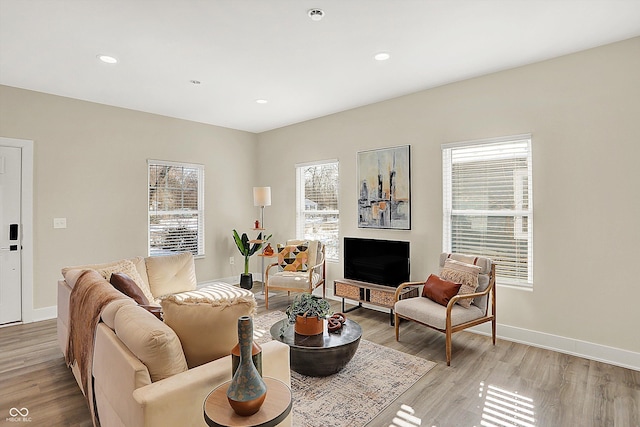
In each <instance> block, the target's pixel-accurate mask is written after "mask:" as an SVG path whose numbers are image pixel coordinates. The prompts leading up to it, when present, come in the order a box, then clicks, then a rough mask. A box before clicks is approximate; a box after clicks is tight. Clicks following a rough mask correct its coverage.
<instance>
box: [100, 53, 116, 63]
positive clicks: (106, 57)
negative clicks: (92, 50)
mask: <svg viewBox="0 0 640 427" xmlns="http://www.w3.org/2000/svg"><path fill="white" fill-rule="evenodd" d="M98 59H99V60H100V61H102V62H104V63H105V64H117V63H118V60H117V59H116V58H114V57H113V56H109V55H98Z"/></svg>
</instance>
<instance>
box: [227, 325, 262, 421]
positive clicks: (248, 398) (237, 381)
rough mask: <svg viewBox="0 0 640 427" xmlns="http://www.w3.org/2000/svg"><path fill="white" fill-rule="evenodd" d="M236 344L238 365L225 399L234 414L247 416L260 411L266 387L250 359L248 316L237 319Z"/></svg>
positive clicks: (251, 333)
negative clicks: (238, 356)
mask: <svg viewBox="0 0 640 427" xmlns="http://www.w3.org/2000/svg"><path fill="white" fill-rule="evenodd" d="M238 344H239V345H240V364H239V365H238V369H236V372H235V374H233V379H232V380H231V384H230V385H229V388H228V389H227V399H228V400H229V404H230V405H231V407H232V408H233V410H234V411H235V413H236V414H238V415H240V416H249V415H253V414H255V413H256V412H258V410H260V407H261V406H262V404H263V403H264V398H265V397H266V396H267V385H266V384H265V383H264V381H263V380H262V377H261V376H260V374H259V373H258V370H257V369H256V367H255V365H254V364H253V359H252V358H251V350H252V347H253V320H252V319H251V317H249V316H241V317H239V318H238Z"/></svg>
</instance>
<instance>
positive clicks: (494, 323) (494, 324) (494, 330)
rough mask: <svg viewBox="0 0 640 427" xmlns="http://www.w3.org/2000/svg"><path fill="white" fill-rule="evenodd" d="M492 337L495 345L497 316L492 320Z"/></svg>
mask: <svg viewBox="0 0 640 427" xmlns="http://www.w3.org/2000/svg"><path fill="white" fill-rule="evenodd" d="M491 337H492V338H493V345H496V316H493V319H492V320H491Z"/></svg>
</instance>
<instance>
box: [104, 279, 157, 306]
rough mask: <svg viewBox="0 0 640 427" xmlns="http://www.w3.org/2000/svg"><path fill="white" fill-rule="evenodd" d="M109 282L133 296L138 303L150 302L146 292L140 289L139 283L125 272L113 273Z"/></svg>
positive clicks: (127, 294)
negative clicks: (145, 294)
mask: <svg viewBox="0 0 640 427" xmlns="http://www.w3.org/2000/svg"><path fill="white" fill-rule="evenodd" d="M109 282H110V283H111V284H112V285H113V287H114V288H116V289H117V290H119V291H120V292H122V293H123V294H125V295H126V296H128V297H129V298H133V300H134V301H135V302H137V303H138V304H142V305H148V304H149V300H148V299H147V297H145V296H144V293H143V292H142V291H141V290H140V288H139V287H138V285H136V282H134V281H133V280H132V279H131V277H129V276H127V275H126V274H125V273H111V278H110V279H109Z"/></svg>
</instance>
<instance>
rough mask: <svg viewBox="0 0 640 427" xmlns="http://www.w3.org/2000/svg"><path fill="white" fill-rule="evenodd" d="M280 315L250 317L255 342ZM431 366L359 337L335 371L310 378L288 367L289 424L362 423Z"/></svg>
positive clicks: (346, 426) (340, 426) (341, 426)
mask: <svg viewBox="0 0 640 427" xmlns="http://www.w3.org/2000/svg"><path fill="white" fill-rule="evenodd" d="M285 317H286V315H285V314H284V313H282V312H280V311H272V312H269V313H266V314H264V315H262V316H258V317H257V318H256V319H255V321H254V326H253V328H254V336H255V338H256V342H257V343H258V344H263V343H265V342H267V341H271V334H270V333H269V329H270V328H271V325H273V324H274V323H275V322H277V321H279V320H282V319H284V318H285ZM435 365H436V364H435V363H433V362H430V361H428V360H425V359H421V358H419V357H416V356H411V355H409V354H405V353H402V352H400V351H397V350H394V349H391V348H388V347H384V346H381V345H378V344H375V343H373V342H371V341H367V340H365V339H361V340H360V345H359V346H358V351H357V352H356V354H355V355H354V356H353V359H351V361H350V362H349V363H348V364H347V366H345V367H344V368H343V369H342V370H341V371H340V372H338V373H337V374H334V375H330V376H328V377H322V378H315V377H307V376H305V375H300V374H298V373H297V372H293V371H291V390H292V393H293V410H292V412H293V420H292V421H293V425H294V426H295V427H328V426H331V427H358V426H364V425H365V424H367V423H368V422H369V421H371V420H372V419H373V418H375V417H376V416H377V415H378V414H379V413H380V412H382V411H383V410H384V409H385V408H386V407H387V406H389V405H390V404H391V403H393V401H394V400H396V399H397V398H398V396H400V395H401V394H402V393H404V392H405V391H406V390H407V389H409V387H411V386H412V385H413V384H415V383H416V381H418V380H419V379H420V378H422V376H423V375H425V374H426V373H427V372H429V370H430V369H431V368H433V367H434V366H435Z"/></svg>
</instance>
